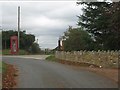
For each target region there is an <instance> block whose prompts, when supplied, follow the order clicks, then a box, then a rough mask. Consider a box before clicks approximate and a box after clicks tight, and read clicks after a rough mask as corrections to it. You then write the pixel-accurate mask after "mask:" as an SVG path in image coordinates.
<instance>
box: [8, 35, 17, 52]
mask: <svg viewBox="0 0 120 90" xmlns="http://www.w3.org/2000/svg"><path fill="white" fill-rule="evenodd" d="M10 48H11V54H17V53H18V37H17V36H12V37H11V38H10Z"/></svg>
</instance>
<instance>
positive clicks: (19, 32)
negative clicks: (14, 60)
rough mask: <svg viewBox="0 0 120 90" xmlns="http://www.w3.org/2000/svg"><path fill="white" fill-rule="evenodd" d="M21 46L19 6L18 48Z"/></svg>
mask: <svg viewBox="0 0 120 90" xmlns="http://www.w3.org/2000/svg"><path fill="white" fill-rule="evenodd" d="M19 48H20V6H18V50H19Z"/></svg>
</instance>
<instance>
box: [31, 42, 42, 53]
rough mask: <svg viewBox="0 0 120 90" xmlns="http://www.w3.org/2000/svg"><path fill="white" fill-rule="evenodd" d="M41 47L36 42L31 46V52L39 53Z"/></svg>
mask: <svg viewBox="0 0 120 90" xmlns="http://www.w3.org/2000/svg"><path fill="white" fill-rule="evenodd" d="M40 51H41V49H40V47H39V44H37V43H36V42H34V43H33V44H32V46H31V47H30V52H31V53H33V54H38V53H40Z"/></svg>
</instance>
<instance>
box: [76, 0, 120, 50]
mask: <svg viewBox="0 0 120 90" xmlns="http://www.w3.org/2000/svg"><path fill="white" fill-rule="evenodd" d="M77 4H78V5H84V7H83V9H82V10H83V14H82V15H79V16H78V18H79V20H78V26H81V27H83V28H84V30H86V31H88V32H89V33H91V35H92V36H93V37H94V39H95V40H96V43H97V45H98V47H100V48H101V49H103V50H108V49H109V50H119V49H120V47H119V45H120V25H119V24H120V2H112V3H110V2H79V3H77Z"/></svg>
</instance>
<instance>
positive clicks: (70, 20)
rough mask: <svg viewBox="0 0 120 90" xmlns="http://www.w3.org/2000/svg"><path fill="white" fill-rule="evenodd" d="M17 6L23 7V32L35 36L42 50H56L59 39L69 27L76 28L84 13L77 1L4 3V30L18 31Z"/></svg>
mask: <svg viewBox="0 0 120 90" xmlns="http://www.w3.org/2000/svg"><path fill="white" fill-rule="evenodd" d="M17 6H20V7H21V30H26V32H27V33H30V34H34V35H35V36H36V38H38V40H39V45H40V46H41V48H51V49H53V48H55V47H56V46H57V42H58V38H59V37H60V35H63V32H65V31H66V29H67V28H68V26H69V25H71V26H73V27H76V26H77V25H76V24H77V20H78V18H77V15H80V14H81V13H82V11H81V6H77V5H76V1H74V2H73V1H72V2H71V1H69V2H68V1H67V2H65V1H57V2H55V1H50V2H48V1H47V2H43V1H42V2H40V1H39V2H4V3H2V28H3V29H4V30H10V29H13V30H16V29H17Z"/></svg>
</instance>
